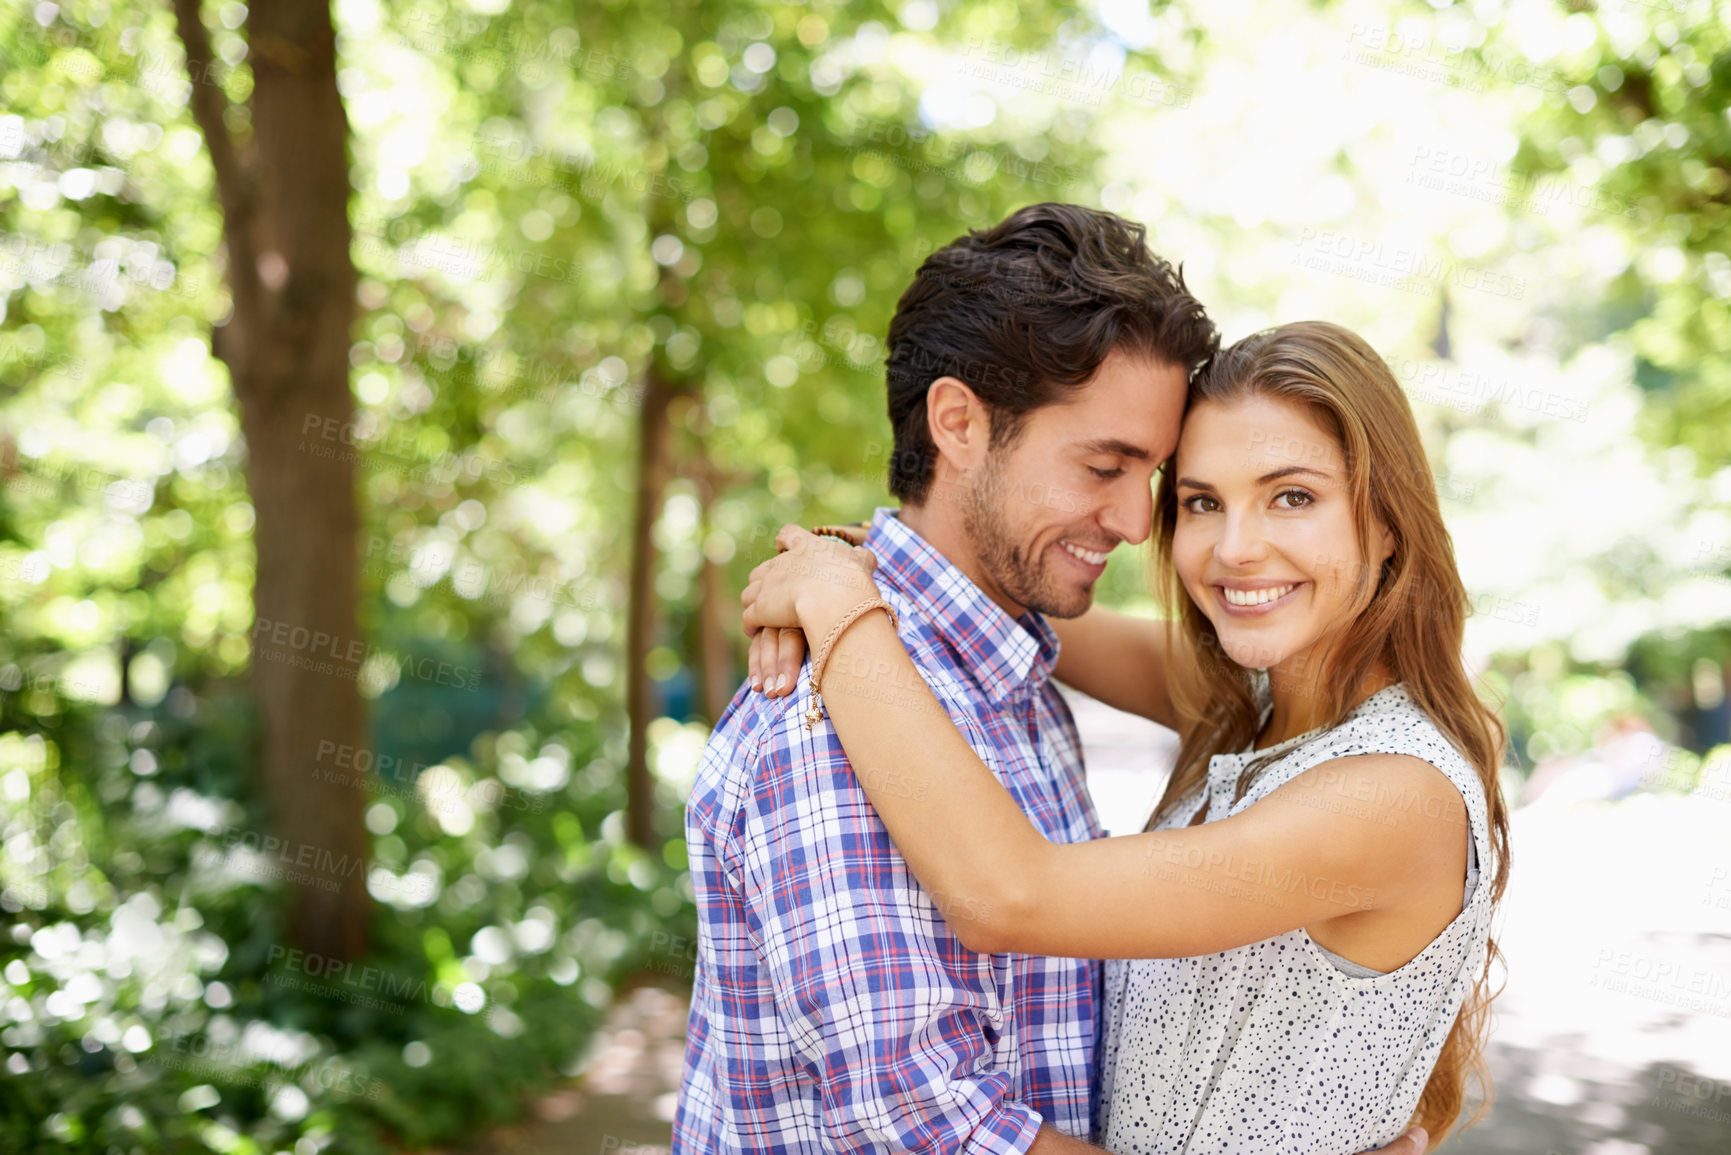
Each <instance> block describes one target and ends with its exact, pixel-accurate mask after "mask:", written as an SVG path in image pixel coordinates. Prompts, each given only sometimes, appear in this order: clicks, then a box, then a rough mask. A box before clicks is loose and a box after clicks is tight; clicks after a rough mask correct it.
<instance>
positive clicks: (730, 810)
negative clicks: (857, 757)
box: [690, 585, 974, 821]
mask: <svg viewBox="0 0 1731 1155" xmlns="http://www.w3.org/2000/svg"><path fill="white" fill-rule="evenodd" d="M879 588H880V590H881V592H882V595H883V598H884V600H885V601H887V602H889V603H890V605H891V606H893V607H894V608H895V610H896V615H897V619H898V633H899V634H900V636H901V639H902V644H903V645H904V646H905V647H906V648H907V651H908V656H909V657H910V658H911V659H912V661H913V664H914V668H915V670H917V671H918V674H919V677H920V679H921V681H922V682H923V683H924V684H925V686H926V687H928V688H929V689H930V690H931V692H932V694H933V695H934V696H936V697H937V699H938V700H939V702H940V703H941V704H942V705H943V706H944V708H945V709H946V710H947V711H948V712H949V714H950V716H951V718H952V719H953V720H955V721H956V722H957V723H958V725H961V726H962V727H963V728H964V730H965V729H968V728H969V725H970V721H969V720H970V719H971V717H972V714H973V713H974V707H973V706H972V705H971V701H972V699H971V695H970V692H969V688H968V686H967V684H966V682H965V680H964V678H963V677H962V667H961V666H960V665H959V663H958V661H957V659H956V656H955V653H954V651H953V649H952V648H951V647H950V646H949V645H948V643H946V642H945V641H944V639H943V637H942V635H941V634H940V633H938V632H937V631H936V630H934V629H933V628H932V626H931V624H930V623H928V622H925V621H922V620H920V619H919V618H918V617H916V616H912V615H911V614H910V613H908V612H906V611H909V610H911V609H912V606H911V604H910V602H909V600H908V598H907V597H906V595H904V594H902V593H901V592H900V591H899V590H896V589H894V588H893V587H889V586H884V585H880V587H879ZM838 659H840V660H843V661H845V660H846V658H845V656H844V655H843V654H842V653H840V652H832V654H831V656H830V659H829V660H830V661H831V662H835V661H837V660H838ZM832 668H834V667H832ZM850 672H851V673H852V674H854V676H856V677H863V678H865V679H867V681H868V682H869V683H870V685H871V690H872V692H873V693H877V694H881V695H884V696H885V699H886V700H892V701H894V700H905V701H906V702H907V703H908V704H909V706H910V708H914V706H915V704H916V703H918V702H919V701H920V699H919V698H918V696H917V695H916V694H915V691H917V690H918V689H919V687H918V686H916V685H912V684H910V683H909V682H908V681H907V679H906V678H905V677H903V676H902V675H901V673H900V672H899V671H883V670H875V669H873V668H871V667H863V668H861V669H858V670H853V671H850ZM811 707H812V693H811V654H810V653H809V652H808V653H807V655H806V660H805V661H804V662H803V663H801V665H800V669H799V675H798V677H797V679H796V680H795V683H794V692H793V693H791V694H788V695H786V696H785V697H778V698H772V697H769V696H768V695H765V694H763V693H760V692H758V691H756V690H753V689H752V688H751V685H750V683H749V682H747V683H743V684H742V685H741V686H740V688H739V690H738V691H737V692H736V693H735V694H734V696H733V700H732V701H731V702H729V703H728V706H727V709H726V710H725V711H724V712H723V713H722V715H721V718H720V720H719V721H717V723H716V725H715V729H714V730H713V731H712V732H711V734H710V736H709V742H708V744H707V745H706V746H705V747H704V752H703V757H702V760H701V763H700V764H699V767H698V772H697V778H696V781H695V783H694V785H693V787H692V793H691V803H690V805H691V807H692V808H693V809H694V810H701V809H708V810H711V811H720V812H725V813H726V814H727V815H732V814H736V813H737V812H738V810H739V808H740V806H741V805H742V804H743V802H744V800H745V798H746V796H747V795H749V794H751V793H753V792H754V791H758V790H761V789H763V788H764V787H765V786H766V785H768V783H766V782H765V779H767V778H789V779H797V780H799V781H800V782H803V784H804V785H806V786H815V785H816V784H815V783H813V782H812V781H811V780H810V776H809V773H808V772H809V770H810V769H811V768H812V767H813V766H814V765H821V764H833V765H836V766H838V767H839V766H841V765H845V764H846V762H847V754H846V752H845V751H844V750H843V749H842V746H841V743H840V740H839V739H838V738H837V737H836V733H835V729H834V728H833V727H832V726H831V725H830V721H829V718H828V717H827V716H825V717H822V718H820V719H818V720H816V721H815V722H814V724H813V725H812V726H810V727H807V726H806V721H807V717H806V715H807V714H808V713H809V712H810V711H811ZM795 784H796V785H797V784H798V783H795ZM710 818H711V819H712V820H716V819H720V820H722V821H725V820H726V819H725V818H724V817H723V815H722V814H721V813H711V814H710Z"/></svg>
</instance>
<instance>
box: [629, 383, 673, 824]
mask: <svg viewBox="0 0 1731 1155" xmlns="http://www.w3.org/2000/svg"><path fill="white" fill-rule="evenodd" d="M679 393H680V390H679V389H678V388H677V387H676V386H674V385H673V384H672V383H671V382H669V381H668V380H667V379H666V377H665V376H664V375H663V374H662V373H661V372H660V371H659V370H658V369H657V368H655V367H654V366H651V368H650V369H649V371H648V374H647V375H646V377H645V379H644V382H643V407H642V409H641V410H639V412H638V417H637V446H638V452H637V514H636V518H635V520H634V521H633V523H632V526H631V604H630V608H629V610H628V611H627V622H626V626H625V654H626V657H625V661H626V683H625V711H626V714H627V715H628V717H629V720H630V725H631V736H630V744H629V746H628V747H627V755H626V764H625V827H626V834H627V836H628V837H629V838H630V839H631V841H632V842H635V843H636V844H637V845H639V846H642V847H646V848H650V849H654V848H655V847H657V846H658V845H659V837H658V835H657V834H656V831H655V784H654V781H653V779H652V778H651V777H650V775H649V735H648V727H649V722H650V718H651V715H652V713H653V711H654V708H655V704H654V701H653V698H654V692H655V691H654V687H653V686H651V685H650V684H649V646H650V643H651V642H652V641H653V640H654V637H655V568H656V566H655V562H656V556H657V555H656V550H655V537H654V529H655V519H656V518H657V517H659V516H660V514H661V502H662V500H663V498H664V497H665V495H666V491H667V482H668V479H669V478H670V477H671V476H672V475H673V461H672V445H671V441H672V426H671V423H670V421H669V413H668V410H669V407H670V406H671V405H672V403H673V400H674V398H675V397H677V396H678V395H679Z"/></svg>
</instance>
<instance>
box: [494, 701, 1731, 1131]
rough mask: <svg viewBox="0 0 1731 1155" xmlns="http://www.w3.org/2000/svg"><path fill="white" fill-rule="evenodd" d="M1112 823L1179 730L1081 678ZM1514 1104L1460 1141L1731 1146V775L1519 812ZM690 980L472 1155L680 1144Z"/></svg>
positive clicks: (1511, 1060)
mask: <svg viewBox="0 0 1731 1155" xmlns="http://www.w3.org/2000/svg"><path fill="white" fill-rule="evenodd" d="M1066 696H1067V697H1069V698H1070V700H1071V703H1072V708H1073V709H1074V711H1075V713H1076V720H1077V725H1078V726H1079V727H1080V729H1081V731H1082V734H1083V739H1084V742H1085V745H1086V756H1087V759H1088V764H1089V765H1090V766H1091V767H1092V768H1093V770H1092V772H1091V773H1090V778H1089V786H1090V789H1091V790H1092V792H1093V794H1094V798H1095V801H1096V805H1097V807H1098V809H1099V811H1100V816H1101V820H1102V822H1103V823H1104V824H1105V825H1106V827H1107V829H1108V830H1109V831H1110V832H1111V833H1113V834H1124V833H1129V832H1132V831H1135V830H1139V829H1140V828H1141V826H1142V823H1143V820H1144V819H1145V818H1146V816H1147V813H1148V810H1149V809H1150V807H1151V806H1152V804H1153V801H1154V797H1155V795H1156V793H1157V792H1158V790H1159V787H1160V784H1161V773H1162V770H1161V768H1162V767H1163V766H1164V765H1165V764H1166V761H1167V760H1168V759H1169V758H1170V757H1171V753H1172V749H1173V736H1172V734H1171V733H1170V732H1169V731H1166V730H1163V729H1161V728H1160V727H1157V726H1154V725H1153V724H1151V723H1149V722H1145V721H1143V720H1141V719H1139V718H1131V717H1129V716H1127V715H1124V714H1120V713H1118V712H1117V711H1115V710H1111V709H1109V708H1108V707H1106V706H1102V705H1100V704H1099V703H1097V702H1093V701H1091V700H1089V699H1085V698H1083V697H1082V696H1080V695H1076V694H1072V693H1070V692H1068V691H1066ZM1513 827H1514V829H1513V840H1514V850H1513V854H1512V861H1513V865H1514V872H1513V881H1512V882H1511V884H1510V887H1509V891H1508V895H1507V898H1506V900H1505V906H1504V914H1503V919H1502V929H1501V931H1500V937H1501V940H1502V944H1503V950H1504V952H1505V954H1506V956H1507V958H1508V963H1509V980H1508V985H1507V987H1506V989H1505V991H1504V993H1503V995H1502V997H1501V998H1500V999H1498V1001H1497V1004H1496V1025H1495V1032H1494V1037H1493V1042H1492V1045H1491V1048H1490V1053H1489V1057H1490V1063H1491V1069H1492V1073H1493V1076H1494V1078H1495V1080H1496V1088H1497V1090H1496V1095H1497V1097H1496V1101H1495V1104H1494V1106H1493V1108H1492V1110H1491V1112H1490V1113H1489V1115H1488V1116H1487V1117H1486V1119H1485V1120H1484V1121H1483V1122H1481V1123H1480V1124H1479V1125H1478V1126H1476V1127H1474V1128H1472V1129H1471V1130H1469V1131H1467V1132H1466V1133H1465V1134H1464V1135H1463V1136H1462V1137H1460V1138H1459V1139H1457V1140H1455V1141H1453V1142H1450V1143H1449V1144H1448V1145H1447V1147H1446V1148H1445V1150H1446V1151H1448V1152H1451V1153H1458V1155H1503V1153H1508V1155H1515V1153H1518V1155H1728V1153H1731V789H1725V788H1722V787H1721V786H1720V785H1719V784H1715V785H1714V786H1713V787H1711V788H1709V789H1708V790H1705V791H1702V792H1698V793H1697V794H1695V795H1693V796H1690V797H1682V796H1676V795H1655V794H1637V795H1635V796H1633V797H1630V798H1625V799H1623V800H1622V801H1620V802H1614V803H1613V802H1602V801H1582V800H1578V799H1577V800H1572V801H1566V802H1560V803H1558V804H1556V805H1553V806H1547V805H1546V804H1545V803H1543V802H1541V803H1539V804H1537V805H1534V806H1531V807H1527V808H1524V809H1521V810H1518V811H1516V812H1515V815H1514V823H1513ZM686 1009H687V1007H686V1001H685V996H684V994H683V993H680V992H676V991H669V990H663V989H659V988H655V987H641V988H638V989H636V990H633V991H630V992H628V993H626V994H625V995H623V996H622V997H621V998H620V999H619V1001H618V1002H617V1003H616V1004H615V1005H614V1007H613V1008H612V1010H611V1012H610V1014H609V1016H608V1018H607V1021H606V1025H605V1027H604V1028H603V1030H602V1031H601V1032H600V1034H599V1035H598V1036H597V1038H596V1041H595V1043H594V1050H593V1051H592V1052H591V1055H592V1056H593V1057H592V1059H591V1062H590V1065H589V1068H588V1070H587V1072H586V1073H585V1075H584V1076H583V1078H582V1079H581V1080H579V1081H577V1082H574V1083H572V1084H571V1085H570V1086H568V1087H566V1088H564V1089H561V1090H559V1091H557V1092H555V1093H553V1094H552V1095H549V1096H547V1097H545V1098H543V1099H541V1100H539V1101H537V1102H536V1103H535V1104H534V1105H533V1107H532V1110H531V1112H530V1117H529V1118H528V1119H527V1120H526V1121H525V1122H523V1123H521V1124H519V1125H517V1126H514V1127H510V1128H506V1129H503V1130H500V1131H496V1132H494V1133H493V1134H491V1135H490V1136H487V1137H486V1138H485V1139H484V1140H482V1141H481V1142H479V1143H478V1144H476V1145H475V1146H473V1147H472V1148H470V1149H468V1151H466V1152H465V1153H464V1155H554V1153H558V1155H574V1153H581V1155H665V1153H667V1152H668V1151H669V1150H670V1146H669V1143H670V1137H671V1134H672V1129H671V1119H672V1108H673V1095H674V1092H675V1090H676V1089H677V1087H678V1082H679V1069H680V1063H681V1061H682V1058H683V1053H684V1052H683V1047H684V1033H685V1017H686Z"/></svg>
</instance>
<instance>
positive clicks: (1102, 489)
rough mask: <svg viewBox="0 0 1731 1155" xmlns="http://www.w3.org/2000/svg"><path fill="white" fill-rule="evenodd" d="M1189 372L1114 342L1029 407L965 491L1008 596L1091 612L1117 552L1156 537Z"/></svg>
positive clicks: (966, 513)
mask: <svg viewBox="0 0 1731 1155" xmlns="http://www.w3.org/2000/svg"><path fill="white" fill-rule="evenodd" d="M1185 377H1186V375H1185V372H1184V370H1183V369H1182V368H1181V367H1179V366H1177V365H1173V364H1170V363H1167V362H1163V361H1151V360H1148V359H1146V358H1143V357H1139V356H1135V355H1131V354H1126V353H1122V352H1117V351H1114V352H1113V353H1112V354H1111V355H1109V356H1108V357H1107V358H1106V360H1105V361H1104V362H1102V363H1101V365H1100V368H1099V370H1098V371H1097V372H1096V373H1095V374H1094V377H1093V378H1092V379H1091V380H1090V381H1089V382H1088V383H1087V384H1085V385H1083V386H1081V387H1079V388H1078V389H1076V390H1073V391H1072V392H1071V393H1069V394H1068V396H1067V397H1066V399H1065V400H1063V401H1062V402H1059V403H1056V404H1052V405H1046V406H1042V407H1041V408H1039V409H1036V410H1034V411H1033V412H1032V413H1029V414H1028V415H1027V416H1026V417H1025V418H1024V419H1023V426H1022V430H1021V435H1020V436H1019V437H1018V438H1017V439H1016V440H1015V442H1014V443H1013V444H1012V445H1010V446H1008V447H1007V448H1006V447H1002V446H994V447H993V449H992V452H991V453H990V454H989V455H988V457H987V459H986V462H985V464H984V465H983V466H982V467H981V468H980V469H978V470H977V471H976V472H975V473H974V475H973V477H972V478H971V484H970V485H968V486H967V487H966V488H965V489H964V490H963V492H962V493H961V498H960V499H961V500H962V501H963V503H964V505H963V510H962V515H963V522H962V525H963V529H964V530H965V531H966V533H967V535H968V538H969V542H970V544H971V545H972V547H973V549H974V552H975V554H976V556H977V557H978V559H979V570H980V572H981V574H982V577H983V578H984V582H983V583H982V584H986V583H989V584H990V585H991V586H996V587H997V588H996V589H991V588H988V589H987V592H988V593H991V594H994V595H996V596H997V598H998V600H999V601H1000V602H1005V601H1007V602H1011V603H1014V604H1016V605H1020V606H1024V607H1027V608H1028V609H1033V610H1038V611H1039V612H1041V613H1043V614H1047V615H1050V616H1051V617H1055V618H1074V617H1079V616H1080V615H1082V614H1083V613H1085V612H1086V611H1087V609H1088V607H1089V606H1090V605H1091V604H1092V603H1093V600H1094V583H1095V582H1096V581H1097V580H1099V577H1100V575H1101V574H1103V573H1105V572H1106V555H1107V554H1108V553H1110V552H1111V551H1112V549H1113V548H1114V547H1116V546H1117V545H1118V543H1119V542H1123V541H1127V542H1129V543H1131V544H1132V545H1137V544H1140V543H1141V542H1143V541H1146V540H1147V539H1148V534H1149V531H1150V530H1151V528H1152V526H1153V521H1154V498H1153V491H1152V489H1153V478H1154V471H1155V469H1156V468H1157V467H1158V466H1159V465H1160V463H1161V462H1162V461H1164V460H1166V459H1167V458H1168V457H1170V456H1171V455H1172V452H1173V449H1174V448H1175V447H1176V446H1177V444H1178V430H1179V426H1180V424H1181V423H1182V422H1183V419H1184V399H1185V388H1186V385H1185Z"/></svg>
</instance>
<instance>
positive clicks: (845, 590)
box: [794, 572, 878, 646]
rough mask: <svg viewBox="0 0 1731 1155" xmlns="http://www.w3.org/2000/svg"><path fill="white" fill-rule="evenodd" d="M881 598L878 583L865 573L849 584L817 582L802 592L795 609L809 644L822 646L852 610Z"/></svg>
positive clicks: (847, 582) (848, 582)
mask: <svg viewBox="0 0 1731 1155" xmlns="http://www.w3.org/2000/svg"><path fill="white" fill-rule="evenodd" d="M877 596H878V588H877V583H876V582H874V581H872V579H871V577H870V576H869V575H867V574H865V573H863V572H862V573H860V575H859V577H858V578H857V579H850V580H848V581H846V582H829V581H825V582H813V583H812V588H810V589H807V590H803V591H801V593H800V595H799V598H798V600H797V602H796V603H795V606H794V610H795V612H796V613H797V614H798V615H799V626H800V629H802V630H804V631H805V636H806V639H807V642H806V644H807V645H811V646H815V645H818V644H819V643H821V642H822V641H823V639H824V638H826V637H828V636H829V631H830V630H831V629H832V628H834V626H835V624H836V623H837V622H839V621H841V619H842V618H843V617H845V616H846V614H847V612H848V611H849V610H851V609H853V608H854V607H855V606H857V605H859V604H860V603H861V602H862V601H865V600H866V599H868V598H875V597H877Z"/></svg>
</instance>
